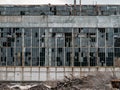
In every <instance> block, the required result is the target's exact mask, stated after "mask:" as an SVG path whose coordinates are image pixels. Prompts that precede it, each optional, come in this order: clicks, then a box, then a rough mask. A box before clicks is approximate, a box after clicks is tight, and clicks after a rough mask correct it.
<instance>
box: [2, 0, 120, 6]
mask: <svg viewBox="0 0 120 90" xmlns="http://www.w3.org/2000/svg"><path fill="white" fill-rule="evenodd" d="M76 1H77V4H79V1H80V0H76ZM81 1H82V4H117V5H120V0H81ZM73 2H74V0H0V4H37V5H39V4H48V3H51V4H73Z"/></svg>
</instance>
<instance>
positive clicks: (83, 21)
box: [0, 16, 120, 28]
mask: <svg viewBox="0 0 120 90" xmlns="http://www.w3.org/2000/svg"><path fill="white" fill-rule="evenodd" d="M0 27H91V28H96V27H109V28H113V27H114V28H115V27H120V16H0Z"/></svg>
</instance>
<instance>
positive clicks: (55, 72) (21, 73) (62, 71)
mask: <svg viewBox="0 0 120 90" xmlns="http://www.w3.org/2000/svg"><path fill="white" fill-rule="evenodd" d="M96 72H107V74H109V75H110V74H111V75H116V76H117V77H118V78H120V67H0V81H49V80H50V81H51V80H62V79H64V76H65V75H66V76H70V74H73V75H74V76H76V77H82V76H87V75H88V74H94V73H96Z"/></svg>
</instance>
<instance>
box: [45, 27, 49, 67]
mask: <svg viewBox="0 0 120 90" xmlns="http://www.w3.org/2000/svg"><path fill="white" fill-rule="evenodd" d="M48 35H49V29H48V28H46V29H45V66H48V65H49V48H48V44H49V42H48V38H49V37H48Z"/></svg>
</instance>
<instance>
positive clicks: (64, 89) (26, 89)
mask: <svg viewBox="0 0 120 90" xmlns="http://www.w3.org/2000/svg"><path fill="white" fill-rule="evenodd" d="M116 78H117V77H115V76H114V75H109V74H106V73H100V72H99V73H98V72H97V73H95V74H93V75H88V76H84V77H81V78H77V77H74V76H73V75H70V76H65V78H64V80H62V81H48V82H41V83H32V84H29V83H27V84H24V85H23V84H11V83H0V90H118V89H115V88H112V85H111V80H114V79H116Z"/></svg>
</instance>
